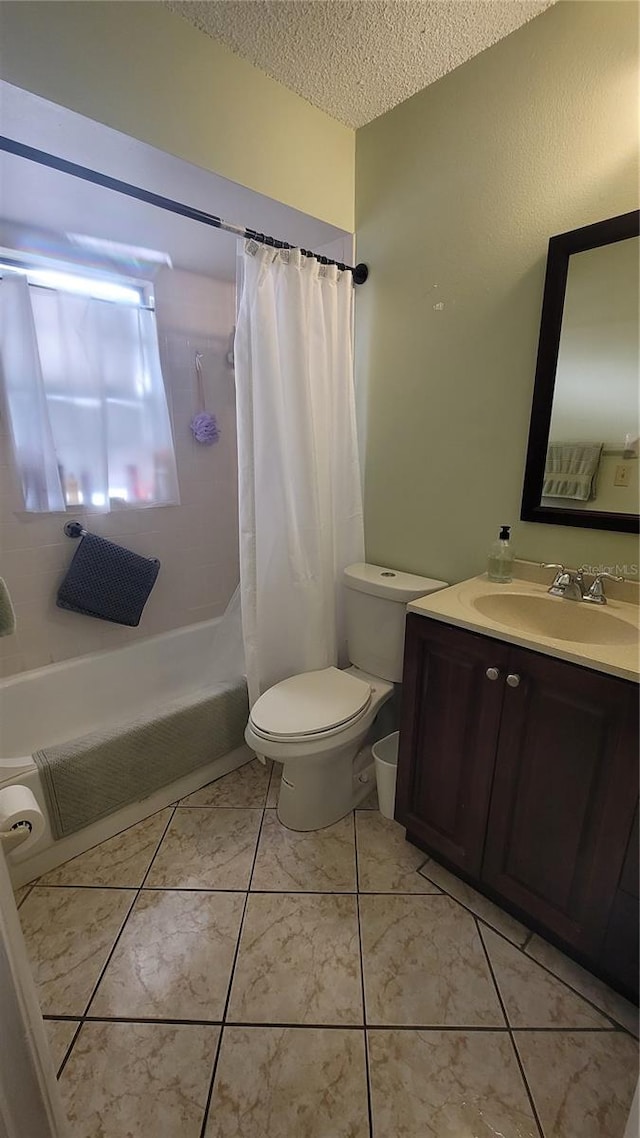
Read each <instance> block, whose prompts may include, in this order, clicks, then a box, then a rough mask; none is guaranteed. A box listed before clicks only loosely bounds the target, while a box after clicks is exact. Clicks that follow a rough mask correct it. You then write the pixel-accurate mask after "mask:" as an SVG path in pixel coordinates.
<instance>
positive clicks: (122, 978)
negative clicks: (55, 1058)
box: [90, 890, 245, 1019]
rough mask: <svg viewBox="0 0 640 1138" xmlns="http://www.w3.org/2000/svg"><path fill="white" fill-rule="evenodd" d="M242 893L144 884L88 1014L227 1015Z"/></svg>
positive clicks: (109, 1015)
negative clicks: (166, 888)
mask: <svg viewBox="0 0 640 1138" xmlns="http://www.w3.org/2000/svg"><path fill="white" fill-rule="evenodd" d="M244 898H245V895H244V893H198V892H195V891H193V892H184V893H183V892H179V891H178V890H171V891H169V892H164V891H163V890H144V891H143V892H142V893H141V894H140V895H139V897H138V899H137V901H136V903H135V905H134V907H133V910H132V912H131V915H130V917H129V920H128V921H127V926H126V928H125V930H124V932H123V934H122V936H121V937H120V940H119V941H118V945H117V947H116V950H115V952H114V954H113V956H112V958H111V960H110V961H109V965H108V968H107V969H106V972H105V974H104V976H103V977H102V980H101V981H100V987H99V988H98V990H97V992H96V994H95V996H94V998H93V1001H92V1003H91V1007H90V1014H91V1015H92V1016H104V1017H105V1018H106V1017H118V1016H120V1017H122V1016H130V1017H134V1018H137V1017H139V1018H140V1019H221V1018H222V1014H223V1012H224V1005H225V1001H226V997H227V990H228V987H229V979H230V976H231V967H232V965H233V957H234V953H235V948H236V943H237V940H238V932H239V930H240V921H241V919H242V911H243V907H244Z"/></svg>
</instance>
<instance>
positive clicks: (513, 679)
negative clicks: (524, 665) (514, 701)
mask: <svg viewBox="0 0 640 1138" xmlns="http://www.w3.org/2000/svg"><path fill="white" fill-rule="evenodd" d="M507 683H508V685H509V687H510V688H517V687H518V685H519V683H520V676H519V675H518V674H517V673H516V672H509V675H508V676H507Z"/></svg>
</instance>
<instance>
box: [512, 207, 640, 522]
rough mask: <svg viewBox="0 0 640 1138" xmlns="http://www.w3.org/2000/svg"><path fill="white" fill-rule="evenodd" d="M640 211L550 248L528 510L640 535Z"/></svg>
mask: <svg viewBox="0 0 640 1138" xmlns="http://www.w3.org/2000/svg"><path fill="white" fill-rule="evenodd" d="M639 234H640V211H638V210H634V211H632V212H631V213H626V214H622V215H621V216H620V217H612V218H609V219H608V220H606V221H600V222H597V223H596V224H595V225H588V226H585V228H583V229H574V230H571V231H570V232H569V233H561V234H560V235H559V236H557V237H552V238H551V240H550V241H549V252H548V256H547V272H546V278H545V285H544V297H543V302H542V319H541V323H540V340H539V344H538V360H537V365H536V379H535V386H534V393H533V404H532V410H531V425H530V429H529V446H528V451H527V463H526V469H525V479H524V489H523V496H522V510H521V513H520V517H521V518H522V520H523V521H527V522H546V523H552V524H556V525H568V526H583V527H589V528H591V529H609V530H619V531H622V532H626V533H638V531H639V525H638V515H639V513H640V469H639V468H640V461H639V458H638V454H639V447H640V441H639V436H640V410H639V397H638V357H639V310H640V289H639V273H638V269H639V265H640V237H639Z"/></svg>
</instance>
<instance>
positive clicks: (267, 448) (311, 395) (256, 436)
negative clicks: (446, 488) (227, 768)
mask: <svg viewBox="0 0 640 1138" xmlns="http://www.w3.org/2000/svg"><path fill="white" fill-rule="evenodd" d="M240 256H241V266H240V267H241V272H240V274H239V277H240V284H239V287H240V300H239V311H238V326H237V331H236V340H235V357H236V393H237V394H236V398H237V418H238V468H239V512H240V582H241V593H242V622H243V635H244V646H245V660H246V669H247V679H248V685H249V698H250V702H251V703H253V702H254V701H255V700H256V698H257V697H258V696H259V695H260V694H261V692H263V691H265V690H266V689H267V688H268V687H270V686H272V685H273V684H274V683H277V682H278V681H279V680H281V679H283V678H285V677H287V676H290V675H294V674H296V673H298V672H305V671H311V670H313V669H316V668H324V667H328V666H330V665H332V664H334V665H335V664H344V663H346V632H345V626H344V613H343V600H342V596H343V584H342V571H343V569H344V568H345V566H347V565H349V564H351V563H353V562H355V561H362V560H363V557H364V533H363V514H362V495H361V486H360V470H359V462H358V450H357V439H356V420H355V398H354V385H353V359H352V316H351V314H352V281H351V274H350V273H346V272H344V273H341V272H340V271H339V270H338V269H336V267H335V266H322V265H320V264H319V263H318V262H317V261H315V260H313V259H311V258H307V257H303V256H301V254H300V253H299V251H297V250H286V251H284V250H274V249H270V248H268V247H266V246H262V245H258V244H257V243H256V242H251V241H249V242H247V243H246V244H245V246H244V248H243V250H242V252H241V254H240Z"/></svg>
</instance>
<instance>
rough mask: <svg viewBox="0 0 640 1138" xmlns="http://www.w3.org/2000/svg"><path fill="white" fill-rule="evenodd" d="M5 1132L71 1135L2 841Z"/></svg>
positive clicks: (0, 1039)
mask: <svg viewBox="0 0 640 1138" xmlns="http://www.w3.org/2000/svg"><path fill="white" fill-rule="evenodd" d="M0 1135H1V1136H2V1138H5V1135H6V1138H27V1135H29V1136H30V1138H31V1136H32V1135H33V1136H34V1138H35V1136H36V1135H37V1138H68V1135H69V1130H68V1125H67V1120H66V1117H65V1114H64V1111H63V1109H62V1102H61V1099H60V1094H59V1090H58V1084H57V1081H56V1073H55V1070H54V1068H53V1060H52V1058H51V1053H50V1051H49V1044H48V1042H47V1036H46V1032H45V1027H44V1023H43V1021H42V1014H41V1012H40V1005H39V1003H38V996H37V992H36V986H35V983H34V979H33V976H32V973H31V968H30V966H29V962H28V958H27V951H26V947H25V943H24V938H23V936H22V929H21V928H20V920H19V918H18V911H17V909H16V905H15V900H14V896H13V890H12V888H11V881H10V879H9V872H8V870H7V863H6V861H5V856H4V852H3V850H2V842H1V841H0Z"/></svg>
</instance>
